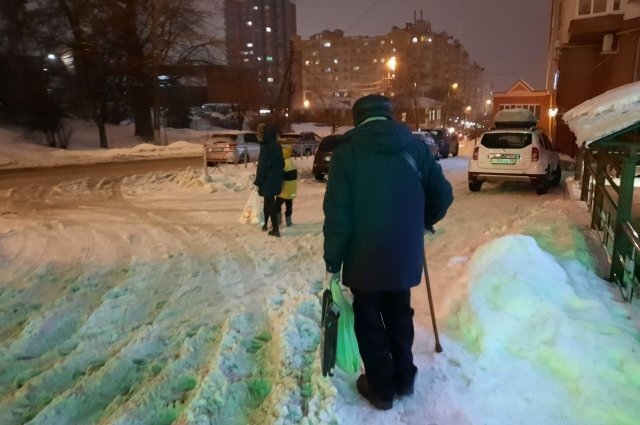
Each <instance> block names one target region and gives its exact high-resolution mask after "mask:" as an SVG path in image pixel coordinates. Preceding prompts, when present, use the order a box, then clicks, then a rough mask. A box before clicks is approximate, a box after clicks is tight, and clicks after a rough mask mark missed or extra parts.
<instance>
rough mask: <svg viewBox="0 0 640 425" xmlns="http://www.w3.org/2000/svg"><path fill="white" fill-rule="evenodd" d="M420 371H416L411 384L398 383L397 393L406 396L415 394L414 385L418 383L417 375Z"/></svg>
mask: <svg viewBox="0 0 640 425" xmlns="http://www.w3.org/2000/svg"><path fill="white" fill-rule="evenodd" d="M417 374H418V372H416V373H415V374H414V375H413V378H412V379H411V382H410V383H409V384H406V385H398V383H396V395H397V396H399V397H406V396H410V395H413V392H414V385H415V383H416V376H417Z"/></svg>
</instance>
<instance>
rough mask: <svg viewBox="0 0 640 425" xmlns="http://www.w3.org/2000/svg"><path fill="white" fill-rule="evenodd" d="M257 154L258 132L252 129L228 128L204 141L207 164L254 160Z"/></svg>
mask: <svg viewBox="0 0 640 425" xmlns="http://www.w3.org/2000/svg"><path fill="white" fill-rule="evenodd" d="M259 155H260V144H259V143H258V133H256V132H253V131H235V130H228V131H224V132H219V133H214V134H212V135H211V136H209V137H208V138H207V141H206V142H205V143H204V157H205V160H206V161H207V165H208V166H213V165H215V164H219V163H232V164H238V163H241V162H245V161H246V162H254V161H257V160H258V156H259Z"/></svg>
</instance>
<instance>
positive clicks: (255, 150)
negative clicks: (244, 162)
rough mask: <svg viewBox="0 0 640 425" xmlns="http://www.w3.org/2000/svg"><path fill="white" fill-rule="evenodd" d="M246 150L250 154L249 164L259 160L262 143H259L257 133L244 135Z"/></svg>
mask: <svg viewBox="0 0 640 425" xmlns="http://www.w3.org/2000/svg"><path fill="white" fill-rule="evenodd" d="M244 142H245V148H246V150H247V153H248V154H249V158H248V160H249V162H254V161H257V160H258V156H259V155H260V143H258V135H257V134H255V133H245V135H244Z"/></svg>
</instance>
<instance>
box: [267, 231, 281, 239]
mask: <svg viewBox="0 0 640 425" xmlns="http://www.w3.org/2000/svg"><path fill="white" fill-rule="evenodd" d="M269 236H275V237H277V238H279V237H280V232H279V231H277V230H272V231H270V232H269Z"/></svg>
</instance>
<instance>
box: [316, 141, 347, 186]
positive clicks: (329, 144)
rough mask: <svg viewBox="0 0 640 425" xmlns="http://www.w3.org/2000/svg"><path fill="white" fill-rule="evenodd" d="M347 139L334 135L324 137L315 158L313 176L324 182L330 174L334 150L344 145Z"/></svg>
mask: <svg viewBox="0 0 640 425" xmlns="http://www.w3.org/2000/svg"><path fill="white" fill-rule="evenodd" d="M346 140H347V138H346V137H345V136H344V135H343V134H332V135H330V136H327V137H324V138H323V139H322V141H321V142H320V144H319V145H318V149H317V150H316V154H315V156H314V157H313V170H312V172H313V175H314V176H315V178H316V180H323V179H324V176H325V175H327V174H329V162H331V154H332V153H333V150H334V149H335V148H337V147H338V146H340V144H342V143H344V142H345V141H346Z"/></svg>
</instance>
